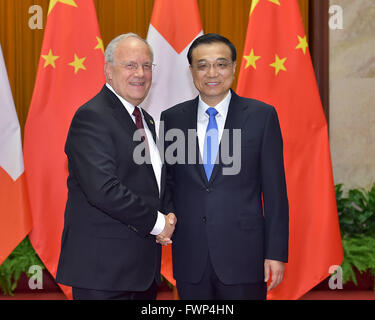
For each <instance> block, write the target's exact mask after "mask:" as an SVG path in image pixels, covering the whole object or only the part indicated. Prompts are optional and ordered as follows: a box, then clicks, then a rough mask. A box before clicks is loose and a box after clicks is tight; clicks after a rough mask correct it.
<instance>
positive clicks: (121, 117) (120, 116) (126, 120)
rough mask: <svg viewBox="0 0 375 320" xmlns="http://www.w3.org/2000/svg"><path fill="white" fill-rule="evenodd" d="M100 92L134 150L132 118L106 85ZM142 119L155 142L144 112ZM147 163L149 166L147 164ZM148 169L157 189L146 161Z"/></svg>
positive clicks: (153, 131)
mask: <svg viewBox="0 0 375 320" xmlns="http://www.w3.org/2000/svg"><path fill="white" fill-rule="evenodd" d="M102 92H103V93H104V94H105V95H106V96H107V97H108V98H109V100H110V107H111V108H112V113H113V116H114V118H115V119H116V120H117V121H118V122H119V123H120V124H121V126H122V127H123V128H124V129H125V130H126V131H127V133H128V137H129V139H130V140H131V141H132V142H133V146H134V148H135V147H136V146H137V145H138V144H139V142H138V141H134V139H133V137H134V133H135V132H136V130H137V126H136V125H135V123H134V121H133V119H132V117H131V116H130V114H129V112H128V111H127V110H126V109H125V107H124V105H123V104H122V103H121V101H120V100H119V99H118V98H117V97H116V95H115V94H114V93H113V92H112V91H111V90H110V89H108V87H107V86H106V85H104V87H103V89H102ZM143 114H144V117H145V119H146V121H147V126H148V128H149V129H150V131H151V133H152V136H153V138H154V141H156V140H155V139H156V134H155V126H154V124H153V123H151V122H153V121H150V120H152V118H151V116H150V115H148V114H147V113H146V112H143ZM148 163H149V164H148ZM144 165H146V167H147V168H148V170H151V172H152V175H153V177H154V178H155V179H154V180H155V187H156V188H157V189H158V186H157V181H156V177H155V172H154V169H153V167H152V165H151V162H150V161H149V159H148V160H147V163H146V164H144Z"/></svg>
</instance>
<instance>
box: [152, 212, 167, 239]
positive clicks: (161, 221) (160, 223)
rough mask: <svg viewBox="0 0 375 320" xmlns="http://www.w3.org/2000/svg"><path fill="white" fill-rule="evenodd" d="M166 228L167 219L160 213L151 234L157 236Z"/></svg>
mask: <svg viewBox="0 0 375 320" xmlns="http://www.w3.org/2000/svg"><path fill="white" fill-rule="evenodd" d="M164 227H165V218H164V214H162V213H160V212H159V211H158V218H157V219H156V223H155V226H154V228H153V229H152V230H151V232H150V234H152V235H154V236H157V235H159V234H160V233H162V231H163V230H164Z"/></svg>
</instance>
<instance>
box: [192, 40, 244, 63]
mask: <svg viewBox="0 0 375 320" xmlns="http://www.w3.org/2000/svg"><path fill="white" fill-rule="evenodd" d="M218 42H219V43H224V44H226V45H227V46H228V47H229V49H230V51H231V53H232V62H235V61H236V59H237V51H236V47H235V46H234V44H233V43H232V42H230V41H229V40H228V39H227V38H225V37H223V36H221V35H220V34H217V33H207V34H204V35H202V36H200V37H198V38H196V39H195V40H194V41H193V43H192V44H191V46H190V48H189V51H188V53H187V58H188V61H189V64H190V65H191V63H192V60H193V50H194V49H195V48H196V47H198V46H199V45H201V44H211V43H218Z"/></svg>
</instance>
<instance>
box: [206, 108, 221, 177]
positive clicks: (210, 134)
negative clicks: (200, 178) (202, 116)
mask: <svg viewBox="0 0 375 320" xmlns="http://www.w3.org/2000/svg"><path fill="white" fill-rule="evenodd" d="M206 113H207V114H208V115H209V117H210V119H209V120H208V125H207V129H206V135H205V137H204V149H203V166H204V171H206V176H207V180H210V177H211V174H212V170H213V168H214V165H215V160H216V156H217V152H218V149H219V137H218V130H217V123H216V118H215V117H216V115H217V114H218V112H217V110H216V109H215V108H208V109H207V110H206Z"/></svg>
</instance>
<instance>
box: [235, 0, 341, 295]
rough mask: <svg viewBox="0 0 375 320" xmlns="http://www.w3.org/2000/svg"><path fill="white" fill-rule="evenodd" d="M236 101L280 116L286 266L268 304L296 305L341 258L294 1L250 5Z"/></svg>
mask: <svg viewBox="0 0 375 320" xmlns="http://www.w3.org/2000/svg"><path fill="white" fill-rule="evenodd" d="M237 93H238V94H239V95H242V96H245V97H249V98H254V99H258V100H262V101H264V102H266V103H268V104H271V105H273V106H275V108H276V110H277V113H278V116H279V120H280V126H281V130H282V134H283V140H284V161H285V173H286V181H287V190H288V198H289V207H290V211H289V214H290V237H289V238H290V239H289V262H288V263H287V264H286V270H285V274H284V280H283V282H282V283H281V284H280V285H279V286H278V287H276V288H275V289H274V290H272V291H270V292H269V294H268V298H269V299H298V298H299V297H301V296H302V295H303V294H305V293H306V292H307V291H309V290H310V289H311V288H313V287H314V286H315V285H317V284H318V283H319V282H321V281H322V280H323V279H325V278H326V277H327V276H328V275H329V268H330V266H332V265H340V264H341V262H342V260H343V251H342V245H341V236H340V228H339V222H338V215H337V208H336V198H335V190H334V183H333V174H332V165H331V157H330V149H329V141H328V130H327V123H326V119H325V116H324V113H323V108H322V104H321V101H320V96H319V91H318V87H317V84H316V80H315V74H314V70H313V66H312V63H311V58H310V53H309V50H308V43H307V40H306V35H305V31H304V28H303V24H302V18H301V14H300V10H299V5H298V1H297V0H262V1H260V0H253V1H252V6H251V11H250V20H249V25H248V30H247V38H246V42H245V48H244V56H243V61H242V64H241V69H240V74H239V79H238V86H237ZM265 215H267V212H265Z"/></svg>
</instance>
